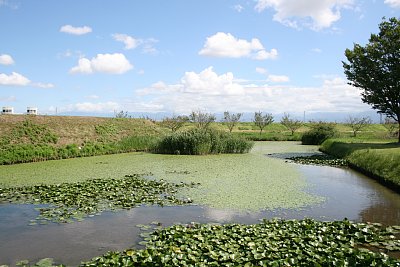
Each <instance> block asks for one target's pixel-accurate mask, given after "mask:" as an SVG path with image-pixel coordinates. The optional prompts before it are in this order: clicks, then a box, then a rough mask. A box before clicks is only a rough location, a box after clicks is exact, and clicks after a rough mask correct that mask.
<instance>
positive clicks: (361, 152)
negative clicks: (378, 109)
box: [321, 138, 400, 188]
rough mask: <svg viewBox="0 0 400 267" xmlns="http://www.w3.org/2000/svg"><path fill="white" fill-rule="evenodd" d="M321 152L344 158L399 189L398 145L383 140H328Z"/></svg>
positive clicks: (399, 160) (399, 164)
mask: <svg viewBox="0 0 400 267" xmlns="http://www.w3.org/2000/svg"><path fill="white" fill-rule="evenodd" d="M321 150H322V151H324V152H326V153H328V154H332V155H334V156H337V157H341V158H345V159H346V160H347V161H348V162H349V163H350V164H352V165H353V166H355V167H356V168H360V169H361V170H362V171H364V172H367V174H369V175H372V176H376V177H377V178H378V179H380V180H381V181H382V182H384V183H388V184H390V185H392V186H394V187H396V188H400V144H399V143H387V142H383V140H374V139H371V140H365V139H354V138H345V139H343V138H342V139H329V140H327V141H325V142H324V143H323V144H322V145H321Z"/></svg>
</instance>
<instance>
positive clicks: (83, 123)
mask: <svg viewBox="0 0 400 267" xmlns="http://www.w3.org/2000/svg"><path fill="white" fill-rule="evenodd" d="M26 119H29V120H31V121H32V122H33V123H35V124H38V125H44V126H46V127H47V128H48V129H49V130H50V131H52V132H54V133H55V134H56V135H57V136H58V137H59V140H58V142H57V145H60V146H61V145H66V144H77V145H80V144H82V143H83V142H85V141H97V140H102V139H107V140H113V141H115V140H120V139H121V138H123V137H126V136H130V135H139V136H143V135H163V134H166V133H168V132H170V130H169V129H166V128H163V127H162V125H161V124H160V123H159V122H154V121H150V120H146V119H130V118H125V119H116V118H102V117H78V116H75V117H73V116H27V115H1V116H0V138H1V137H3V136H7V135H8V134H10V133H11V131H12V129H13V128H14V127H15V126H17V125H18V124H20V123H22V122H23V121H25V120H26ZM310 125H311V123H305V124H304V125H303V126H302V127H301V128H299V129H298V130H297V131H296V132H295V134H294V136H291V133H290V131H289V130H288V129H286V128H285V127H284V126H283V125H282V124H280V123H279V122H275V123H272V124H271V125H268V126H267V127H266V128H265V129H264V130H263V132H262V134H261V135H260V134H259V131H260V130H259V128H257V127H256V126H255V125H254V123H253V122H240V123H238V124H237V125H236V126H235V127H234V128H233V133H234V134H237V135H241V136H244V137H248V138H250V139H256V140H259V139H263V140H271V141H272V140H277V141H285V140H292V141H293V140H300V139H301V134H302V133H304V132H306V131H308V130H309V129H310ZM192 127H193V126H192V125H191V124H190V123H187V124H186V125H185V126H184V127H183V128H182V129H180V130H181V131H182V130H187V129H190V128H192ZM211 127H212V128H214V129H217V130H222V131H228V128H227V127H226V126H225V125H224V124H223V123H222V122H216V123H213V124H212V125H211ZM335 127H336V129H337V131H338V132H339V136H338V137H351V135H352V131H351V128H350V127H348V126H346V125H344V124H340V123H338V124H336V126H335ZM358 137H359V138H366V139H387V138H388V131H387V130H386V128H385V127H384V126H383V125H380V124H371V125H368V126H367V127H366V128H365V129H363V131H361V132H360V133H358ZM391 140H395V139H391Z"/></svg>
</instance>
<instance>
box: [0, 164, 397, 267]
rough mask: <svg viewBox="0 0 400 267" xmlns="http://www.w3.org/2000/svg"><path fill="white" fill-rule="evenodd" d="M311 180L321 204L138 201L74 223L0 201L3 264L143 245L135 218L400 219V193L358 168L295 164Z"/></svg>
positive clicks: (69, 259)
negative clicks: (46, 220)
mask: <svg viewBox="0 0 400 267" xmlns="http://www.w3.org/2000/svg"><path fill="white" fill-rule="evenodd" d="M296 168H298V169H299V171H300V172H301V173H302V174H303V175H304V177H305V179H306V180H307V182H308V183H309V184H310V186H309V187H308V189H307V190H308V191H309V192H310V193H312V194H316V195H319V196H323V197H325V199H326V200H325V201H324V202H322V203H321V204H318V205H313V206H309V207H305V208H303V209H302V210H274V211H264V212H252V213H238V212H234V211H229V210H218V209H212V208H208V207H202V206H184V207H154V206H150V207H148V206H147V207H140V208H136V209H132V210H129V211H121V212H104V213H102V214H101V215H100V216H95V217H92V218H87V219H85V220H84V221H82V222H75V223H71V224H60V225H58V224H49V225H39V226H28V223H29V220H31V219H34V218H35V217H36V216H37V214H38V212H37V211H36V210H35V209H34V206H33V205H12V204H3V205H0V265H1V264H8V265H14V264H15V263H16V262H17V260H22V259H28V260H31V261H35V260H38V259H41V258H46V257H50V258H54V259H55V261H56V262H57V263H63V264H67V265H75V266H76V265H79V263H80V262H81V261H84V260H89V259H90V258H92V257H95V256H99V255H101V254H104V253H105V252H107V251H109V250H123V249H126V248H129V247H140V246H138V242H139V241H141V238H140V237H139V234H140V229H139V228H137V227H136V225H137V224H149V223H150V222H152V221H158V222H160V223H162V225H164V226H167V225H171V224H174V223H177V222H181V223H188V222H201V223H207V222H220V223H229V222H239V223H247V224H249V223H257V222H258V221H259V220H260V219H262V218H273V217H280V218H285V219H301V218H305V217H309V218H314V219H318V220H342V219H343V218H348V219H350V220H353V221H363V222H365V221H370V222H380V223H383V224H392V225H393V224H400V195H399V194H397V193H395V192H393V191H391V190H390V189H387V188H385V187H383V186H381V185H380V184H378V183H377V182H376V181H374V180H372V179H369V178H367V177H365V176H363V175H361V174H359V173H357V172H355V171H352V170H349V169H342V168H333V167H323V166H306V165H296Z"/></svg>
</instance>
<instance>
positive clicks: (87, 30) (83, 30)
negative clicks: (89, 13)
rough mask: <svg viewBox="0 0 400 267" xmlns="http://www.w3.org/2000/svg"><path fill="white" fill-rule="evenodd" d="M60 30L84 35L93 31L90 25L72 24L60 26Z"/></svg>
mask: <svg viewBox="0 0 400 267" xmlns="http://www.w3.org/2000/svg"><path fill="white" fill-rule="evenodd" d="M60 32H64V33H68V34H73V35H84V34H87V33H90V32H92V28H90V27H89V26H83V27H74V26H71V25H64V26H62V27H61V28H60Z"/></svg>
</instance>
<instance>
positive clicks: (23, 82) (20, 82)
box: [0, 72, 54, 88]
mask: <svg viewBox="0 0 400 267" xmlns="http://www.w3.org/2000/svg"><path fill="white" fill-rule="evenodd" d="M0 85H5V86H32V87H38V88H53V87H54V84H52V83H41V82H38V83H35V82H31V80H29V79H28V78H27V77H25V76H23V75H22V74H19V73H17V72H12V73H11V74H10V75H7V74H5V73H0Z"/></svg>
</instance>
